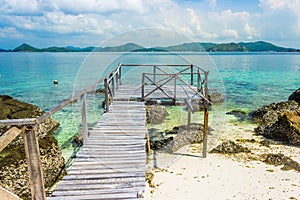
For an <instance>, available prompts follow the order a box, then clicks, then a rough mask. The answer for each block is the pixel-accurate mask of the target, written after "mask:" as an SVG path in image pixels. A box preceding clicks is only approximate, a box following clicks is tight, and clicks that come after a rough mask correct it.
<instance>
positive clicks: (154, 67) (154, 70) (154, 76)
mask: <svg viewBox="0 0 300 200" xmlns="http://www.w3.org/2000/svg"><path fill="white" fill-rule="evenodd" d="M153 81H154V83H156V66H155V65H154V66H153Z"/></svg>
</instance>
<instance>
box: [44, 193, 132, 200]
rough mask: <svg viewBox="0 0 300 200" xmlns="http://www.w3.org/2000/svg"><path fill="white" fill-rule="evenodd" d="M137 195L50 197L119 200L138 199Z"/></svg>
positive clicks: (73, 199) (59, 197)
mask: <svg viewBox="0 0 300 200" xmlns="http://www.w3.org/2000/svg"><path fill="white" fill-rule="evenodd" d="M136 198H137V194H136V193H125V194H124V193H122V194H103V195H84V196H81V195H78V196H71V197H68V196H66V197H61V196H58V197H48V199H49V200H65V199H68V200H77V199H80V200H92V199H98V200H119V199H122V200H124V199H136Z"/></svg>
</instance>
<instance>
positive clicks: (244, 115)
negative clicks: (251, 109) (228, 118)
mask: <svg viewBox="0 0 300 200" xmlns="http://www.w3.org/2000/svg"><path fill="white" fill-rule="evenodd" d="M226 115H233V116H235V117H236V118H238V120H239V121H244V120H246V119H247V118H248V115H247V113H246V112H245V111H242V110H232V111H230V112H227V113H226Z"/></svg>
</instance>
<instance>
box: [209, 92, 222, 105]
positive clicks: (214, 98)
mask: <svg viewBox="0 0 300 200" xmlns="http://www.w3.org/2000/svg"><path fill="white" fill-rule="evenodd" d="M208 99H209V100H210V101H211V102H212V103H222V102H224V100H225V97H224V96H223V95H222V94H221V93H219V92H213V93H212V94H209V95H208Z"/></svg>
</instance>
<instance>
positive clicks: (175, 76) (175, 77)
mask: <svg viewBox="0 0 300 200" xmlns="http://www.w3.org/2000/svg"><path fill="white" fill-rule="evenodd" d="M176 79H177V75H176V74H175V75H174V100H173V103H174V105H176V84H177V83H176Z"/></svg>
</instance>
